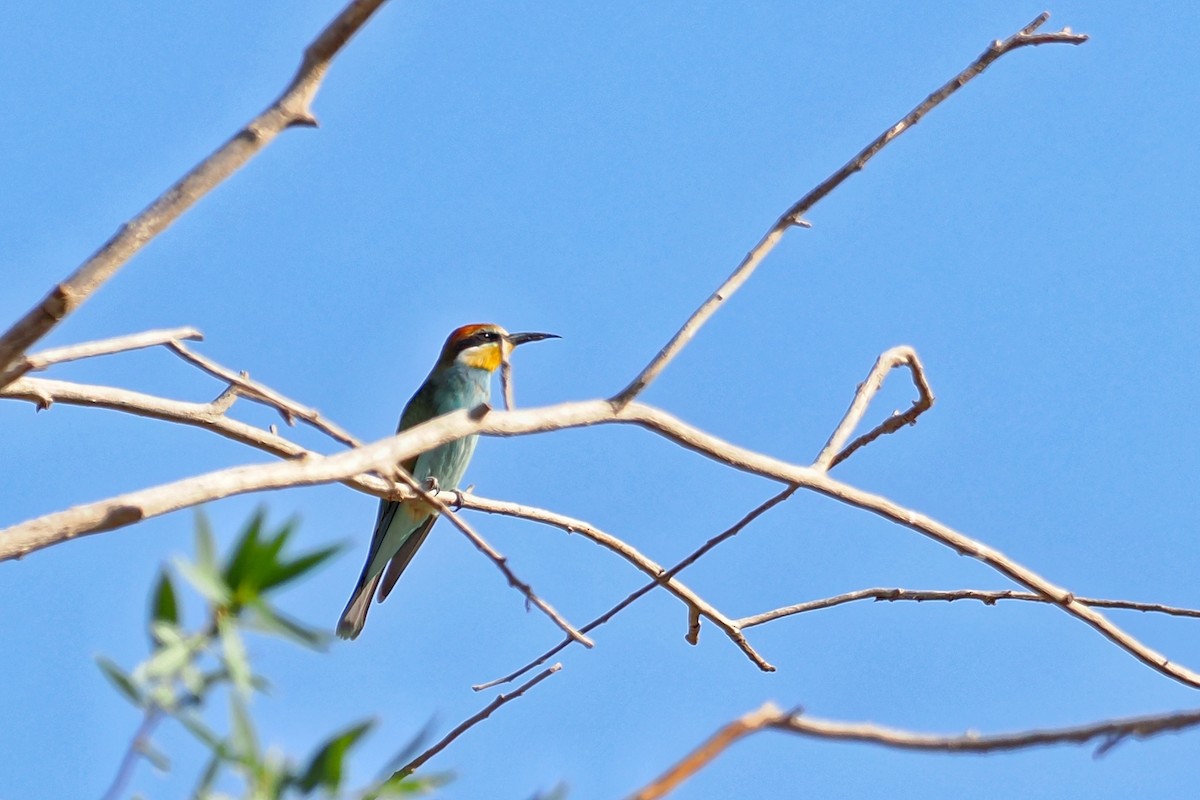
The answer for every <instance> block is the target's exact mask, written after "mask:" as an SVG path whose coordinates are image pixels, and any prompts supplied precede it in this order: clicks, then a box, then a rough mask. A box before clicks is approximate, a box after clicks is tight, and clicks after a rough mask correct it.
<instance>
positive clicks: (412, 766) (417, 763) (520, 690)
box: [392, 664, 562, 778]
mask: <svg viewBox="0 0 1200 800" xmlns="http://www.w3.org/2000/svg"><path fill="white" fill-rule="evenodd" d="M560 669H562V664H555V665H553V666H551V667H547V668H546V669H544V670H542V671H541V672H539V673H538V674H537V675H535V676H534V677H533V678H531V679H530V680H528V681H526V682H525V683H523V684H521V685H520V686H518V687H517V688H516V689H514V690H513V691H511V692H509V693H508V694H498V695H496V697H495V699H494V700H492V702H490V703H488V704H487V705H486V706H484V707H483V708H482V709H480V710H479V712H478V713H477V714H474V715H472V716H470V717H468V718H467V719H465V720H463V721H462V722H460V723H459V724H458V726H457V727H455V728H454V730H452V731H450V732H449V733H448V734H446V735H445V736H444V737H443V738H442V740H441V741H439V742H438V743H437V744H435V745H434V746H433V747H431V748H429V749H428V750H426V751H425V752H424V753H421V755H419V756H417V757H416V758H414V759H413V760H412V761H410V762H408V763H407V764H405V765H404V766H403V767H401V768H400V769H398V770H397V771H396V773H395V774H394V775H393V776H392V777H393V778H396V777H404V776H408V775H411V774H413V773H414V772H416V771H417V769H419V768H420V767H421V766H422V765H423V764H424V763H425V762H426V761H428V760H429V759H431V758H433V757H434V756H436V755H437V754H438V753H440V752H442V751H443V750H445V749H446V746H447V745H449V744H450V743H451V742H453V741H454V740H455V739H457V738H458V737H459V736H462V735H463V734H464V733H465V732H466V731H467V730H469V729H470V728H471V726H473V725H475V724H476V723H478V722H482V721H483V720H485V719H487V718H488V717H489V716H491V714H492V712H493V711H495V710H496V709H498V708H499V707H500V706H502V705H504V704H505V703H508V702H510V701H512V700H516V699H517V698H518V697H520V696H521V695H523V694H525V693H526V692H527V691H529V690H530V689H532V688H533V687H534V686H537V685H538V684H539V683H541V682H542V681H544V680H546V678H549V677H550V676H551V675H553V674H554V673H556V672H558V671H559V670H560Z"/></svg>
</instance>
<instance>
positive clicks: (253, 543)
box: [222, 508, 267, 591]
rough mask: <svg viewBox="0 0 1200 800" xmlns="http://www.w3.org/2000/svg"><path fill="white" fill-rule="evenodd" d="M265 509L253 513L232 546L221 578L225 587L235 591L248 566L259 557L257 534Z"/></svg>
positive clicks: (259, 530)
mask: <svg viewBox="0 0 1200 800" xmlns="http://www.w3.org/2000/svg"><path fill="white" fill-rule="evenodd" d="M266 513H267V512H266V509H263V508H259V509H258V511H255V512H254V516H252V517H251V518H250V521H249V522H248V523H247V524H246V527H245V528H244V529H243V530H242V534H241V536H239V537H238V540H237V542H236V543H235V544H234V546H233V551H232V552H231V553H230V554H229V558H228V560H227V561H226V563H225V569H224V570H223V571H222V577H223V578H224V580H225V585H226V586H229V587H230V588H232V589H233V590H234V591H237V590H238V589H239V588H240V587H241V585H242V582H243V580H245V576H246V574H247V572H248V571H249V569H250V565H251V564H252V563H253V562H254V561H255V559H257V558H258V556H259V551H260V549H261V548H260V546H259V533H260V532H261V531H262V525H263V520H264V519H265V517H266Z"/></svg>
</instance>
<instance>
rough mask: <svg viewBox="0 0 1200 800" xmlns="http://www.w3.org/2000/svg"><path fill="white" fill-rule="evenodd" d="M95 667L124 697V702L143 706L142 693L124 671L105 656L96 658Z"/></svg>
mask: <svg viewBox="0 0 1200 800" xmlns="http://www.w3.org/2000/svg"><path fill="white" fill-rule="evenodd" d="M96 666H98V667H99V668H100V671H101V672H103V673H104V677H106V678H108V680H109V683H111V684H112V685H113V686H115V687H116V688H117V690H118V691H120V692H121V694H123V695H124V696H125V699H126V700H128V701H129V702H131V703H133V704H134V705H135V706H139V707H140V706H142V705H143V704H144V701H143V700H142V693H141V692H140V691H139V690H138V688H137V686H136V685H134V683H133V679H132V678H130V677H129V675H127V674H126V673H125V672H124V670H122V669H121V668H120V667H118V666H117V665H116V664H115V663H113V662H112V661H111V660H110V659H108V658H107V657H105V656H96Z"/></svg>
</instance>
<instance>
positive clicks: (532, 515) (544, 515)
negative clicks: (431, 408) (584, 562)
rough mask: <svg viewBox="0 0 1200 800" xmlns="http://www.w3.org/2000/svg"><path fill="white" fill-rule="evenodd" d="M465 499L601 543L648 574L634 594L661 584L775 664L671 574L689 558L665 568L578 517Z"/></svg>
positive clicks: (760, 661) (762, 662)
mask: <svg viewBox="0 0 1200 800" xmlns="http://www.w3.org/2000/svg"><path fill="white" fill-rule="evenodd" d="M467 499H468V500H469V505H468V506H467V507H469V508H471V509H473V510H475V511H483V512H485V513H488V514H503V515H505V516H510V517H517V518H520V519H526V520H530V521H532V522H540V523H543V524H546V525H552V526H554V527H556V528H560V529H562V530H565V531H567V532H568V533H572V534H579V535H581V536H584V537H586V538H587V539H590V540H591V541H593V542H595V543H596V544H598V545H600V546H601V547H604V548H607V549H608V550H611V551H612V552H614V553H616V554H617V555H619V556H621V557H622V558H624V559H625V560H626V561H628V562H629V563H630V564H633V565H634V566H635V567H637V568H638V569H640V570H641V571H642V572H644V573H646V574H647V575H649V576H650V577H651V578H652V580H651V581H650V582H649V583H648V584H646V585H645V586H644V587H643V589H642V590H639V591H638V592H635V593H634V594H635V595H637V596H638V597H640V596H641V595H642V594H644V593H645V592H646V591H649V590H650V589H653V588H654V587H655V586H662V587H663V588H664V589H665V590H666V591H668V592H670V593H671V594H673V595H675V596H676V597H677V598H678V599H679V600H680V601H681V602H682V603H683V604H684V606H685V607H686V608H687V609H688V614H689V617H690V616H691V615H693V614H695V615H697V616H703V617H704V618H705V619H707V620H709V621H710V622H711V623H713V625H715V626H716V627H717V628H719V629H720V630H721V631H723V632H724V633H725V635H726V636H728V637H729V639H730V641H732V642H733V643H734V644H735V645H737V647H738V648H739V649H740V650H741V651H742V652H743V653H745V655H746V657H747V658H749V659H750V661H751V662H753V663H754V665H755V666H757V667H758V668H759V669H761V670H763V671H764V672H773V671H774V669H775V667H773V666H772V665H771V664H770V663H768V662H767V661H766V659H764V658H763V657H762V656H761V655H759V653H758V651H757V650H755V649H754V648H753V647H752V646H751V645H750V643H749V642H748V641H747V640H746V637H745V636H744V635H743V634H742V632H741V630H739V629H738V627H737V626H736V625H735V624H733V622H732V620H730V619H729V617H727V616H725V615H724V614H722V613H721V612H720V611H718V610H717V609H716V608H715V607H714V606H713V605H712V604H711V603H709V602H708V601H707V600H705V599H703V598H702V597H700V595H698V594H697V593H696V592H695V591H694V590H692V589H691V588H689V587H688V586H687V585H686V584H684V583H683V582H682V581H678V580H676V579H675V575H677V574H678V573H679V571H680V570H682V569H683V568H684V567H686V566H688V564H690V563H691V561H688V562H687V563H684V564H677V565H675V566H674V567H672V568H671V569H666V568H664V567H663V566H662V565H660V564H658V563H657V562H656V561H654V560H653V559H651V558H649V557H648V556H646V555H645V554H643V553H642V552H641V551H640V550H638V549H637V548H636V547H634V546H633V545H631V544H629V543H628V542H625V541H623V540H621V539H618V538H617V537H616V536H613V535H612V534H609V533H605V532H604V531H602V530H600V529H599V528H597V527H596V526H594V525H592V524H591V523H588V522H585V521H583V520H581V519H576V518H574V517H568V516H566V515H565V514H557V513H555V512H553V511H547V510H546V509H542V508H534V507H532V506H523V505H519V504H517V503H508V502H504V501H499V500H483V499H482V498H477V497H471V498H467ZM781 499H782V498H778V497H776V498H772V499H771V500H768V501H767V502H766V503H763V504H762V505H760V506H759V507H758V508H756V509H754V510H753V511H751V512H750V513H749V514H747V515H746V516H744V517H742V519H741V520H739V521H738V522H737V523H735V524H734V525H733V526H732V527H731V528H729V529H727V530H726V531H725V532H724V533H723V534H722V535H723V536H726V538H727V537H728V536H731V535H733V533H736V532H737V531H740V530H741V529H742V528H744V527H745V526H746V525H748V524H750V522H752V521H753V520H754V519H755V518H757V517H758V516H759V515H760V514H762V513H763V512H764V511H766V510H767V509H768V508H770V507H771V506H773V505H775V504H776V503H778V502H780V500H781ZM731 532H732V533H731ZM693 560H694V559H693ZM627 599H628V598H627ZM634 599H636V598H634ZM621 607H622V608H623V607H624V605H621ZM613 613H615V612H612V611H611V610H610V612H609V613H606V614H605V615H602V617H601V618H602V619H603V620H604V621H605V622H607V621H608V619H611V617H612V614H613ZM599 624H602V623H601V622H599V620H593V621H592V622H591V623H589V624H588V625H586V626H584V627H583V628H581V629H580V630H581V631H582V632H584V633H587V632H588V631H590V630H592V629H594V628H595V627H598V625H599ZM689 629H690V624H689ZM688 641H690V642H691V643H692V644H696V642H695V641H692V640H691V639H688ZM565 644H570V640H569V639H568V640H567V641H566V642H565ZM556 652H558V650H554V651H552V652H551V653H549V654H547V655H544V656H542V657H541V658H539V659H537V660H536V661H535V662H534V663H531V664H529V665H526V667H524V668H523V669H522V670H520V671H519V672H517V673H515V674H514V675H511V676H508V678H507V680H502V681H498V682H492V683H488V684H484V685H482V686H479V687H472V688H475V689H476V691H478V690H479V689H480V688H484V689H486V688H490V687H491V686H495V685H497V683H507V682H509V681H511V680H514V679H515V678H517V677H520V676H521V675H523V674H525V673H526V672H528V671H529V670H531V669H533V668H534V667H537V666H540V665H541V664H544V663H546V662H547V661H549V660H550V657H551V656H552V655H553V654H554V653H556Z"/></svg>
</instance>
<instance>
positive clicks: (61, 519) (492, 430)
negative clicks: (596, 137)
mask: <svg viewBox="0 0 1200 800" xmlns="http://www.w3.org/2000/svg"><path fill="white" fill-rule="evenodd" d="M602 423H623V424H635V425H639V426H641V427H644V428H646V429H648V430H651V431H654V432H656V433H658V434H660V435H662V436H664V437H665V438H667V439H669V440H671V441H673V442H675V443H677V444H679V445H681V446H683V447H685V448H687V449H689V450H693V451H695V452H698V453H701V454H703V455H705V456H707V457H709V458H712V459H714V460H716V461H719V462H721V463H724V464H727V465H729V466H731V467H734V468H735V469H739V470H742V471H745V472H750V473H753V474H757V475H761V476H763V477H767V478H772V479H774V480H779V481H782V482H785V483H789V484H791V483H795V484H798V485H800V486H801V487H804V488H808V489H811V490H813V491H816V492H819V493H821V494H824V495H827V496H828V497H832V498H833V499H835V500H839V501H841V502H844V503H846V504H848V505H851V506H854V507H857V508H862V509H865V510H867V511H871V512H873V513H875V514H878V515H879V516H882V517H884V518H885V519H889V520H892V521H893V522H896V523H898V524H900V525H903V526H905V527H907V528H910V529H911V530H914V531H917V532H918V533H920V534H922V535H924V536H928V537H929V538H931V539H933V540H935V541H937V542H940V543H942V544H943V545H945V546H947V547H949V548H951V549H953V550H954V551H955V552H957V553H959V554H961V555H969V556H971V557H972V558H976V559H978V560H979V561H982V562H983V563H985V564H987V565H988V566H990V567H991V568H993V569H994V570H996V571H997V572H999V573H1001V574H1002V575H1004V576H1006V577H1008V578H1010V579H1011V580H1013V581H1015V582H1016V583H1019V584H1021V585H1022V586H1024V587H1025V588H1027V589H1030V590H1032V591H1035V592H1037V593H1039V594H1041V595H1043V596H1045V597H1047V598H1048V599H1050V600H1051V601H1052V602H1054V603H1055V604H1056V605H1058V606H1059V607H1061V608H1062V609H1063V610H1064V611H1066V612H1067V613H1068V614H1071V615H1072V616H1075V617H1078V618H1079V619H1081V620H1083V621H1085V622H1087V623H1088V624H1089V625H1091V626H1092V627H1093V628H1095V629H1096V630H1097V631H1099V632H1100V633H1101V634H1102V635H1104V636H1105V637H1107V638H1108V639H1109V640H1110V641H1112V642H1114V643H1116V644H1117V645H1118V646H1120V647H1121V648H1123V649H1125V650H1126V651H1128V652H1129V653H1131V654H1132V655H1133V656H1134V657H1135V658H1137V659H1138V660H1140V661H1142V663H1144V664H1146V665H1147V666H1150V667H1151V668H1153V669H1155V670H1157V671H1159V672H1161V673H1162V674H1164V675H1168V676H1170V677H1171V678H1173V679H1175V680H1178V681H1180V682H1182V683H1186V684H1188V685H1190V686H1197V687H1200V675H1197V674H1196V673H1195V672H1193V671H1191V670H1189V669H1187V668H1185V667H1182V666H1180V665H1177V664H1174V663H1172V662H1171V661H1170V660H1169V659H1167V658H1166V657H1165V656H1164V655H1162V654H1161V653H1158V652H1157V651H1155V650H1153V649H1151V648H1149V647H1147V646H1145V645H1143V644H1142V643H1141V642H1139V641H1138V640H1137V639H1135V638H1134V637H1132V636H1130V635H1129V634H1128V633H1126V632H1124V631H1123V630H1121V629H1120V628H1119V627H1117V626H1116V625H1114V624H1113V623H1112V622H1111V621H1109V620H1108V619H1107V618H1106V617H1104V616H1103V615H1102V614H1100V613H1099V612H1098V611H1095V610H1094V609H1092V608H1089V607H1088V606H1086V605H1084V604H1082V603H1080V602H1078V601H1077V600H1076V599H1075V597H1074V595H1072V594H1071V593H1070V592H1068V591H1067V590H1066V589H1063V588H1062V587H1060V586H1056V585H1055V584H1053V583H1050V582H1049V581H1047V580H1046V579H1045V578H1043V577H1041V576H1040V575H1038V574H1037V573H1036V572H1034V571H1032V570H1030V569H1028V568H1027V567H1025V566H1023V565H1022V564H1019V563H1017V562H1016V561H1013V560H1012V559H1010V558H1008V557H1007V556H1005V555H1003V554H1002V553H1000V552H998V551H996V550H994V549H992V548H990V547H988V546H987V545H984V544H983V543H981V542H978V541H976V540H974V539H971V538H970V537H968V536H965V535H963V534H962V533H959V532H958V531H956V530H954V529H953V528H950V527H949V526H946V525H943V524H942V523H940V522H937V521H936V520H934V519H932V518H930V517H928V516H926V515H924V514H921V513H919V512H917V511H915V510H913V509H909V508H905V507H903V506H900V505H898V504H896V503H893V502H892V501H890V500H888V499H887V498H885V497H881V496H879V495H875V494H872V493H870V492H866V491H863V490H861V489H857V488H855V487H853V486H850V485H848V484H845V483H842V482H841V481H837V480H835V479H833V478H831V477H830V476H829V475H828V474H827V473H825V472H823V471H821V470H817V469H814V468H811V467H802V466H798V465H795V464H789V463H787V462H784V461H780V460H778V459H775V458H771V457H770V456H767V455H764V454H762V453H757V452H755V451H752V450H747V449H746V448H742V447H738V446H736V445H733V444H731V443H729V442H726V441H724V440H722V439H719V438H717V437H715V436H712V435H710V434H708V433H705V432H704V431H701V430H699V429H697V428H694V427H692V426H690V425H687V424H686V423H684V422H682V421H680V420H679V419H677V418H675V417H673V416H671V415H670V414H667V413H666V412H664V411H661V410H659V409H655V408H652V407H650V406H645V405H641V404H630V405H628V406H626V407H624V408H616V407H615V406H614V405H613V404H612V403H611V402H609V401H606V400H589V401H582V402H575V403H562V404H559V405H556V406H546V407H543V408H537V409H520V410H517V411H500V412H495V411H490V410H489V409H487V408H486V407H480V408H477V409H474V410H472V411H457V412H454V413H452V414H447V415H445V416H442V417H439V418H437V419H435V420H430V421H429V422H426V423H422V424H421V425H418V426H415V427H413V428H410V429H409V430H406V431H404V432H403V433H400V434H397V435H395V436H392V437H389V438H387V439H383V440H381V441H379V442H376V443H374V444H372V445H367V446H365V447H361V448H357V449H355V450H351V451H348V452H345V453H339V454H338V455H335V456H329V457H316V456H313V457H310V458H307V459H305V460H304V461H303V462H295V461H293V462H287V463H283V464H266V465H259V466H248V467H235V468H232V469H229V470H220V471H217V472H212V473H208V474H205V475H200V476H197V477H194V478H188V479H184V480H181V481H176V482H174V483H170V484H165V485H162V486H158V487H153V488H150V489H144V490H141V491H140V492H132V493H129V494H126V495H121V496H119V497H115V498H110V499H109V500H103V501H99V502H96V503H89V504H84V505H80V506H76V507H75V508H71V509H67V510H65V511H59V512H55V513H52V514H47V515H45V516H43V517H39V518H37V519H33V520H30V521H28V522H24V523H21V524H18V525H14V526H11V527H9V528H7V529H5V530H2V531H0V560H7V559H12V558H19V557H21V556H23V555H25V554H27V553H29V552H32V551H34V550H39V549H41V548H43V547H48V546H50V545H52V544H55V543H57V542H61V541H66V540H67V539H71V538H74V537H77V536H81V535H86V534H90V533H98V532H100V531H105V530H113V529H115V528H119V527H123V526H125V525H130V524H133V523H134V522H137V521H139V520H142V519H145V518H146V517H150V516H157V515H159V514H164V513H167V512H169V511H175V510H178V509H180V508H187V507H190V506H193V505H196V504H198V503H202V502H207V501H210V500H215V499H219V498H221V497H228V496H231V495H236V494H244V493H246V492H254V491H263V490H266V489H279V488H284V487H289V486H304V485H314V484H320V483H330V482H334V481H343V480H346V479H348V478H351V477H353V476H355V475H359V474H361V473H366V472H372V471H375V470H379V469H391V468H392V467H393V466H394V465H395V464H398V463H401V462H402V461H403V460H404V459H406V458H410V457H412V456H414V455H417V454H418V453H422V452H425V451H426V450H430V449H433V448H434V447H437V446H439V445H442V444H445V443H447V442H449V441H453V440H455V439H459V438H462V437H463V436H468V435H471V434H476V433H479V434H485V435H492V436H514V435H519V434H528V433H534V432H544V431H551V430H561V429H563V428H570V427H580V426H585V425H595V424H602Z"/></svg>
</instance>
